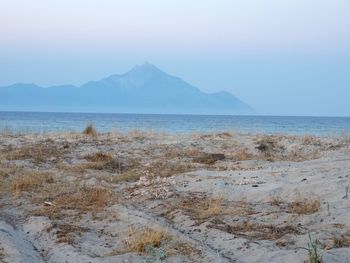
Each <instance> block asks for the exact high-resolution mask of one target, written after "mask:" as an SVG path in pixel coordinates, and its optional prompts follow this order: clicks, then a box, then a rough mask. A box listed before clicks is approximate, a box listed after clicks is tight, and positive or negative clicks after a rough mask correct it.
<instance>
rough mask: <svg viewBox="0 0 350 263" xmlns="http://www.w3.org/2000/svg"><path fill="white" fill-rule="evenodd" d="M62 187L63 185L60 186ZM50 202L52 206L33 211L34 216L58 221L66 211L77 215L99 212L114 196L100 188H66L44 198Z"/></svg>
mask: <svg viewBox="0 0 350 263" xmlns="http://www.w3.org/2000/svg"><path fill="white" fill-rule="evenodd" d="M61 187H63V185H61ZM43 198H46V199H48V200H52V205H51V206H48V207H43V208H41V209H38V210H37V211H35V213H34V214H35V215H41V216H48V217H49V218H51V219H59V218H62V217H64V216H65V215H66V212H67V210H73V211H76V212H78V213H85V212H94V213H95V212H99V211H101V210H103V209H104V208H105V207H107V206H108V205H109V204H110V203H112V201H114V200H115V196H114V194H113V193H112V192H111V191H110V190H108V189H105V188H102V187H85V186H84V187H79V186H75V187H72V186H66V187H63V189H60V192H58V193H54V194H49V195H48V196H46V197H43Z"/></svg>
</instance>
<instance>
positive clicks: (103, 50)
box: [0, 0, 350, 116]
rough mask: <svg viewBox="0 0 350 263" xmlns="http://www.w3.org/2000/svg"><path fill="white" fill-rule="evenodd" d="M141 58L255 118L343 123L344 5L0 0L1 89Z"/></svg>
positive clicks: (74, 76)
mask: <svg viewBox="0 0 350 263" xmlns="http://www.w3.org/2000/svg"><path fill="white" fill-rule="evenodd" d="M144 61H148V62H150V63H153V64H155V65H156V66H158V67H159V68H161V69H163V70H164V71H166V72H168V73H170V74H172V75H176V76H179V77H181V78H183V79H184V80H186V81H188V82H190V83H191V84H194V85H196V86H197V87H199V88H200V89H202V90H204V91H208V92H213V91H218V90H228V91H230V92H232V93H233V94H235V95H236V96H238V97H239V98H241V99H242V100H244V101H245V102H247V103H248V104H250V105H251V106H252V107H254V108H255V109H256V110H257V111H258V112H260V113H262V114H273V115H347V116H350V103H349V101H350V1H349V0H283V1H278V0H192V1H189V0H147V1H146V0H127V1H118V0H74V1H73V0H50V1H48V0H30V1H29V0H0V85H8V84H12V83H15V82H34V83H37V84H41V85H45V86H47V85H52V84H65V83H70V84H77V85H78V84H82V83H84V82H86V81H88V80H92V79H100V78H103V77H105V76H108V75H111V74H114V73H123V72H125V71H127V70H128V69H130V68H131V67H132V66H134V65H135V64H140V63H143V62H144Z"/></svg>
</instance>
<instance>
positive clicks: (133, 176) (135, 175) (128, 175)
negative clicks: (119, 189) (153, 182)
mask: <svg viewBox="0 0 350 263" xmlns="http://www.w3.org/2000/svg"><path fill="white" fill-rule="evenodd" d="M140 176H141V174H140V172H139V171H137V170H134V169H132V170H128V171H125V172H123V173H121V174H118V175H115V176H113V177H112V182H113V183H121V182H136V181H138V180H139V179H140Z"/></svg>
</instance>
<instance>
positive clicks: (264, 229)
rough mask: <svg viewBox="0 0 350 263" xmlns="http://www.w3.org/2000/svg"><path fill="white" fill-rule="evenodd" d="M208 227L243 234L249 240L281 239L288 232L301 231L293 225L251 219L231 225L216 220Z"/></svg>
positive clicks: (297, 232) (237, 234)
mask: <svg viewBox="0 0 350 263" xmlns="http://www.w3.org/2000/svg"><path fill="white" fill-rule="evenodd" d="M208 227H209V228H214V229H218V230H221V231H223V232H227V233H229V234H234V235H236V236H241V237H244V238H247V239H249V240H272V241H280V239H281V238H282V237H283V236H285V235H287V234H300V233H301V232H300V230H299V229H297V228H296V227H294V226H291V225H286V226H275V225H272V224H260V223H252V222H250V221H243V222H238V223H235V224H233V225H229V224H226V223H225V222H223V221H220V220H215V221H214V222H212V224H210V225H209V226H208Z"/></svg>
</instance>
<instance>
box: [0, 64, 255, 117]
mask: <svg viewBox="0 0 350 263" xmlns="http://www.w3.org/2000/svg"><path fill="white" fill-rule="evenodd" d="M0 110H7V111H62V112H113V113H114V112H120V113H171V114H252V113H254V111H253V110H252V108H251V107H250V106H248V105H247V104H245V103H244V102H242V101H240V100H239V99H238V98H236V97H235V96H233V95H232V94H230V93H228V92H224V91H222V92H217V93H205V92H202V91H200V90H199V89H198V88H196V87H194V86H192V85H190V84H188V83H186V82H185V81H183V80H182V79H180V78H177V77H174V76H171V75H168V74H167V73H165V72H163V71H161V70H160V69H158V68H157V67H155V66H153V65H151V64H149V63H145V64H143V65H138V66H135V67H134V68H133V69H131V70H130V71H129V72H127V73H125V74H116V75H112V76H109V77H107V78H104V79H101V80H98V81H90V82H88V83H86V84H84V85H82V86H80V87H75V86H71V85H64V86H52V87H48V88H43V87H40V86H37V85H35V84H22V83H18V84H14V85H11V86H7V87H0Z"/></svg>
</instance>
